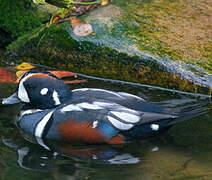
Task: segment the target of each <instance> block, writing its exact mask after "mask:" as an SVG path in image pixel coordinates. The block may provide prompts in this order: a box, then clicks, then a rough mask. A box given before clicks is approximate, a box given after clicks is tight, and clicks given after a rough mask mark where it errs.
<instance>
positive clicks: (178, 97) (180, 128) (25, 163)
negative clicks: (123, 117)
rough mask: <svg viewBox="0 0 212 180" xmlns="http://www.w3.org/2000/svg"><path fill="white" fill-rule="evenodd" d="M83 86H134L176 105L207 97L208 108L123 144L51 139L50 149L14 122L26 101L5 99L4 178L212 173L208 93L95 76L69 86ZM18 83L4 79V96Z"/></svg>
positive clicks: (206, 179)
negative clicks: (162, 131) (157, 133)
mask: <svg viewBox="0 0 212 180" xmlns="http://www.w3.org/2000/svg"><path fill="white" fill-rule="evenodd" d="M0 69H1V67H0ZM0 80H1V78H0ZM78 87H98V88H105V89H110V90H115V91H124V92H130V93H132V94H135V95H138V96H140V97H142V98H144V99H146V100H148V101H152V102H155V103H158V104H163V105H165V106H168V107H173V108H176V107H180V106H183V105H185V104H189V103H190V104H193V103H197V102H200V103H201V102H208V105H207V106H206V107H205V106H204V108H208V110H207V113H205V114H203V115H200V116H198V117H196V118H193V119H191V120H189V121H186V122H183V123H181V124H178V125H175V126H174V127H172V128H171V129H170V130H169V131H168V132H167V133H165V134H163V135H161V136H160V137H155V138H152V139H146V140H142V141H139V142H134V143H131V144H127V145H124V146H105V145H98V146H91V145H90V146H85V145H84V146H76V145H75V146H74V145H71V144H62V143H56V142H50V141H48V142H46V144H48V146H49V147H50V149H51V150H50V151H49V150H46V149H45V148H44V147H42V146H40V145H38V144H36V143H34V142H35V141H34V138H33V137H30V136H29V135H26V134H23V133H21V132H20V131H19V130H18V129H17V127H16V126H15V125H14V121H15V119H16V118H17V115H18V113H19V110H20V108H21V105H2V104H0V138H1V141H0V179H2V180H15V179H18V180H28V179H31V180H34V179H36V180H37V179H42V180H47V179H58V180H74V179H75V180H78V179H80V180H81V179H85V180H86V179H91V180H94V179H96V180H100V179H104V180H109V179H110V180H113V179H116V180H117V179H123V180H125V179H129V180H170V179H177V180H190V179H191V180H211V179H212V107H211V104H210V100H209V97H199V96H193V95H186V94H181V93H177V92H169V91H165V90H159V89H156V88H154V87H151V88H150V87H149V88H148V87H142V86H141V87H138V86H133V85H127V84H121V83H115V82H114V83H112V82H105V81H102V80H92V79H88V83H85V84H81V85H72V86H70V88H78ZM15 89H16V84H15V83H5V82H0V99H1V98H3V97H7V96H9V95H10V94H12V93H13V92H14V91H15ZM26 139H27V140H26Z"/></svg>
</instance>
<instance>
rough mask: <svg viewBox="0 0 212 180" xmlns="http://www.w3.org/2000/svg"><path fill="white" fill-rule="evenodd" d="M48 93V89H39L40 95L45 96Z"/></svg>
mask: <svg viewBox="0 0 212 180" xmlns="http://www.w3.org/2000/svg"><path fill="white" fill-rule="evenodd" d="M48 91H49V90H48V88H43V89H41V91H40V94H41V95H46V94H47V92H48Z"/></svg>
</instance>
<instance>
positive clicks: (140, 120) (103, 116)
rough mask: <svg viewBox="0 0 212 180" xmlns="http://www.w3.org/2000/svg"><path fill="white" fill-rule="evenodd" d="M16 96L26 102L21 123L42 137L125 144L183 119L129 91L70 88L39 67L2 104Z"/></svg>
mask: <svg viewBox="0 0 212 180" xmlns="http://www.w3.org/2000/svg"><path fill="white" fill-rule="evenodd" d="M16 96H17V98H16ZM14 99H15V100H14ZM17 99H18V100H20V101H21V102H24V103H25V104H26V106H25V107H27V108H25V111H23V112H22V114H21V116H20V118H19V121H18V125H19V127H20V128H22V129H23V130H25V131H27V132H30V133H31V134H34V135H35V136H37V137H39V138H41V139H42V138H49V139H55V140H68V141H77V142H85V143H109V144H122V143H125V142H127V141H129V140H133V139H141V138H144V137H149V136H153V135H158V134H160V133H161V132H163V131H165V130H167V129H168V128H169V127H170V126H171V125H172V124H175V123H177V122H178V121H179V118H180V117H178V116H177V115H175V114H170V113H167V112H166V110H165V108H164V107H162V106H159V105H156V104H153V103H149V102H146V101H145V100H144V99H142V98H140V97H138V96H135V95H132V94H129V93H124V92H114V91H108V90H103V89H95V88H82V89H76V90H72V91H70V90H69V88H68V87H67V86H66V84H64V83H63V81H62V80H60V79H59V78H57V77H56V76H54V75H52V74H51V73H49V72H45V71H37V70H32V71H30V72H28V73H27V74H25V75H24V76H23V77H22V79H21V80H20V83H19V85H18V90H17V92H16V93H15V94H13V95H12V96H11V97H9V98H7V99H5V100H4V101H3V103H4V104H9V103H13V102H17ZM165 112H166V113H165ZM184 119H185V118H184ZM180 121H181V120H180ZM41 143H42V142H41Z"/></svg>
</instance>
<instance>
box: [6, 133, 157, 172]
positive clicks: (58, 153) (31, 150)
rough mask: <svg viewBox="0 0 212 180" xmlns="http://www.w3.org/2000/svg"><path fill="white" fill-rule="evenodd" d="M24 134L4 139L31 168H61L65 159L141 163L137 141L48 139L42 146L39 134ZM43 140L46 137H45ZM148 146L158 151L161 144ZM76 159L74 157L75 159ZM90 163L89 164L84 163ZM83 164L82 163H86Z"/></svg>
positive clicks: (72, 162) (70, 161) (25, 167)
mask: <svg viewBox="0 0 212 180" xmlns="http://www.w3.org/2000/svg"><path fill="white" fill-rule="evenodd" d="M21 135H22V136H23V137H24V139H25V140H24V139H21V138H17V137H15V138H13V139H12V138H10V139H4V140H3V143H4V144H5V145H6V146H8V147H10V148H12V149H13V150H15V151H17V153H18V164H19V166H20V167H22V168H24V169H28V170H39V171H51V170H55V169H58V168H59V167H58V165H57V162H58V161H59V160H61V159H63V160H64V161H65V162H68V163H69V164H70V165H71V166H70V167H69V168H70V169H73V168H75V167H74V166H75V165H76V164H77V165H78V163H79V162H85V163H86V162H89V163H90V162H93V163H95V164H96V163H97V164H137V163H139V162H140V158H139V157H138V156H137V155H136V151H135V148H134V145H132V147H130V146H126V147H124V145H76V144H70V143H65V142H56V141H52V140H45V147H43V145H42V146H40V144H38V143H37V142H38V141H37V138H35V137H34V136H32V135H31V134H29V133H25V132H23V131H21ZM26 140H27V141H26ZM42 141H43V140H42ZM151 147H152V146H149V145H148V146H146V147H145V148H144V151H151V149H152V151H156V150H158V147H152V148H151ZM72 160H73V161H72ZM84 165H85V166H86V164H84ZM84 165H83V164H82V166H84ZM77 168H78V169H80V167H77Z"/></svg>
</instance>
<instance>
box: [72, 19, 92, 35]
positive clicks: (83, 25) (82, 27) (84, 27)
mask: <svg viewBox="0 0 212 180" xmlns="http://www.w3.org/2000/svg"><path fill="white" fill-rule="evenodd" d="M70 20H71V26H72V31H73V33H74V34H75V35H76V36H88V35H90V34H91V33H92V32H93V29H92V26H91V25H90V24H89V23H87V22H84V21H82V20H80V19H77V18H70Z"/></svg>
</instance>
